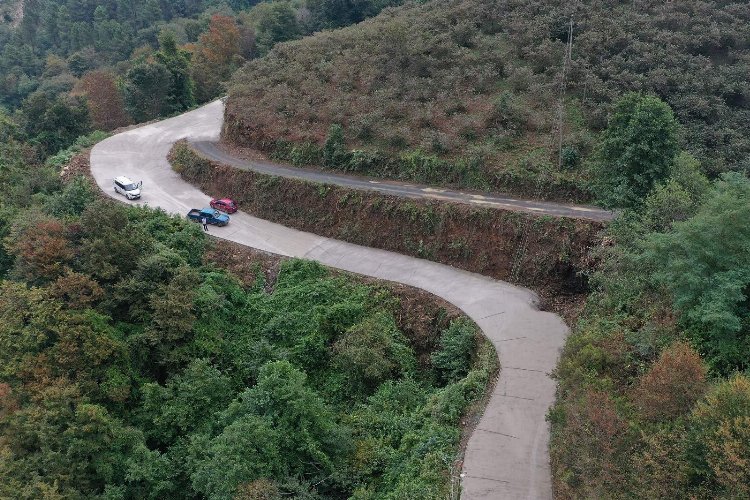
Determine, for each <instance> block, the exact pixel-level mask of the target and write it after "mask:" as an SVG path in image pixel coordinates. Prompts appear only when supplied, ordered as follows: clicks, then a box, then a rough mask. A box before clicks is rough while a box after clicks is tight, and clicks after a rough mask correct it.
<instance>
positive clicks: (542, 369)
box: [91, 101, 568, 500]
mask: <svg viewBox="0 0 750 500" xmlns="http://www.w3.org/2000/svg"><path fill="white" fill-rule="evenodd" d="M222 120H223V105H222V103H221V102H220V101H217V102H214V103H211V104H208V105H206V106H204V107H202V108H200V109H197V110H195V111H191V112H189V113H186V114H184V115H181V116H178V117H175V118H171V119H168V120H164V121H162V122H159V123H154V124H151V125H146V126H143V127H141V128H137V129H134V130H130V131H128V132H124V133H122V134H119V135H116V136H113V137H110V138H108V139H106V140H104V141H102V142H101V143H99V144H97V145H96V146H95V147H94V149H93V150H92V152H91V170H92V174H93V175H94V177H95V179H96V182H97V183H98V184H99V186H100V187H101V188H102V189H103V190H104V192H106V193H109V194H111V195H112V196H113V197H117V199H119V200H121V201H124V197H122V196H119V195H116V194H115V193H114V190H113V189H112V179H113V178H114V177H115V176H117V175H127V176H128V177H130V178H131V179H133V180H135V181H139V180H143V197H142V198H141V200H140V201H139V203H145V204H148V205H149V206H152V207H161V208H163V209H164V210H166V211H167V212H171V213H176V214H181V215H184V214H186V213H187V211H188V210H189V209H190V208H193V207H203V206H205V205H207V204H208V196H206V195H205V194H203V193H201V192H200V191H199V190H198V189H197V188H195V187H193V186H191V185H190V184H188V183H187V182H184V181H183V180H182V179H181V178H180V177H179V176H178V175H177V174H176V173H174V172H173V171H172V170H171V169H170V166H169V164H168V162H167V160H166V156H167V153H168V152H169V150H170V148H171V146H172V144H173V143H174V142H175V141H177V140H179V139H182V138H187V139H189V140H192V141H215V140H217V139H218V136H219V132H220V130H221V125H222ZM210 232H211V234H212V235H214V236H217V237H219V238H225V239H228V240H232V241H236V242H238V243H241V244H243V245H247V246H250V247H254V248H258V249H261V250H266V251H269V252H274V253H277V254H281V255H286V256H294V257H304V258H307V259H313V260H317V261H319V262H321V263H323V264H325V265H327V266H330V267H334V268H338V269H343V270H346V271H351V272H355V273H359V274H363V275H367V276H373V277H376V278H381V279H385V280H390V281H396V282H401V283H405V284H407V285H411V286H415V287H418V288H421V289H423V290H426V291H428V292H431V293H433V294H435V295H438V296H440V297H443V298H444V299H446V300H448V301H450V302H452V303H453V304H455V305H456V306H458V307H459V308H461V309H462V310H463V311H464V312H465V313H466V314H468V315H469V316H470V317H471V318H473V319H474V321H476V322H477V323H478V325H479V326H480V327H481V328H482V330H483V331H484V333H485V335H487V337H488V338H489V339H490V340H491V341H492V342H493V344H494V345H495V347H496V348H497V352H498V355H499V357H500V363H501V373H500V378H499V380H498V382H497V384H496V386H495V389H494V392H493V394H492V396H491V398H490V401H489V403H488V405H487V408H486V411H485V413H484V415H483V417H482V419H481V421H480V422H479V424H478V426H477V428H476V430H475V432H474V433H473V434H472V436H471V438H470V439H469V443H468V446H467V450H466V456H465V460H464V469H463V472H464V479H463V483H462V486H463V498H465V499H506V498H508V499H515V498H524V499H535V500H536V499H547V498H551V497H552V489H551V480H550V467H549V457H548V452H547V444H548V438H549V431H548V426H547V423H546V422H545V413H546V411H547V408H548V407H549V406H550V404H551V403H552V402H553V399H554V391H555V384H554V382H553V381H552V380H551V379H550V378H549V377H548V376H547V373H548V372H549V371H550V370H552V369H553V368H554V367H555V364H556V361H557V358H558V353H559V350H560V348H561V346H562V345H563V342H564V339H565V336H566V335H567V331H568V329H567V327H566V326H565V324H564V323H563V321H562V320H561V319H560V318H559V317H557V316H556V315H554V314H551V313H547V312H540V311H538V310H537V309H536V307H535V303H536V300H537V299H536V296H535V295H534V293H532V292H530V291H529V290H525V289H523V288H518V287H515V286H512V285H509V284H507V283H503V282H500V281H496V280H493V279H491V278H487V277H484V276H481V275H478V274H472V273H469V272H466V271H461V270H458V269H454V268H452V267H449V266H445V265H442V264H437V263H434V262H429V261H425V260H421V259H416V258H413V257H407V256H404V255H400V254H396V253H392V252H387V251H384V250H375V249H371V248H366V247H361V246H357V245H352V244H349V243H344V242H341V241H337V240H332V239H329V238H323V237H320V236H316V235H314V234H310V233H304V232H301V231H297V230H295V229H289V228H287V227H284V226H280V225H278V224H274V223H271V222H268V221H265V220H261V219H257V218H255V217H252V216H250V215H248V214H246V213H243V212H238V213H237V214H235V215H233V216H232V221H231V222H230V224H229V225H228V226H226V227H223V228H215V227H211V229H210Z"/></svg>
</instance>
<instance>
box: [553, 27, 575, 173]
mask: <svg viewBox="0 0 750 500" xmlns="http://www.w3.org/2000/svg"><path fill="white" fill-rule="evenodd" d="M572 57H573V16H570V21H569V22H568V43H567V44H566V46H565V55H564V56H563V69H562V77H561V78H560V101H559V102H558V107H557V129H558V134H559V135H558V144H557V149H558V156H557V168H562V162H563V158H562V144H563V115H564V113H565V90H566V87H567V76H568V63H569V62H570V60H571V59H572Z"/></svg>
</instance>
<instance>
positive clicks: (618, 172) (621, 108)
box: [596, 93, 678, 206]
mask: <svg viewBox="0 0 750 500" xmlns="http://www.w3.org/2000/svg"><path fill="white" fill-rule="evenodd" d="M677 133H678V124H677V120H676V119H675V117H674V114H673V113H672V109H671V108H670V107H669V105H668V104H666V103H665V102H663V101H662V100H660V99H659V98H658V97H654V96H643V95H641V94H636V93H629V94H626V95H625V96H624V97H622V98H621V99H620V100H619V101H618V102H617V103H616V104H615V107H614V112H613V115H612V117H611V119H610V121H609V125H608V126H607V129H606V130H605V131H604V133H603V135H602V139H601V143H600V145H599V150H598V154H597V159H596V162H597V163H596V175H597V179H596V182H597V183H598V184H599V186H598V188H599V189H598V193H599V196H600V198H601V201H603V202H604V203H606V204H608V205H614V206H633V205H636V204H638V203H639V202H640V201H641V200H642V199H643V198H645V197H646V196H647V195H648V194H649V192H650V191H651V189H652V188H653V187H654V184H656V183H658V182H661V181H663V180H666V179H667V178H668V177H669V174H670V168H671V166H672V164H673V162H674V157H675V155H676V154H677V151H678V137H677Z"/></svg>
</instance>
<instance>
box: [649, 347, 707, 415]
mask: <svg viewBox="0 0 750 500" xmlns="http://www.w3.org/2000/svg"><path fill="white" fill-rule="evenodd" d="M706 387H707V382H706V366H705V365H704V363H703V361H702V360H701V358H700V356H699V355H698V353H697V352H695V350H694V349H693V348H692V347H690V346H689V345H688V344H686V343H684V342H678V343H676V344H674V345H672V346H670V347H669V348H668V349H665V350H664V351H663V352H662V353H661V356H659V359H658V360H657V361H656V362H655V363H654V364H653V365H652V366H651V368H650V369H649V371H648V372H646V374H645V375H644V376H643V377H642V378H641V380H640V382H639V385H638V388H637V390H636V393H635V400H636V404H637V405H638V407H639V409H640V411H641V415H643V418H645V419H647V420H650V421H660V420H674V419H676V418H678V417H680V416H682V415H686V414H687V413H689V412H690V410H691V409H692V408H693V406H694V405H695V402H696V401H698V400H699V399H700V398H701V397H703V395H704V393H705V391H706Z"/></svg>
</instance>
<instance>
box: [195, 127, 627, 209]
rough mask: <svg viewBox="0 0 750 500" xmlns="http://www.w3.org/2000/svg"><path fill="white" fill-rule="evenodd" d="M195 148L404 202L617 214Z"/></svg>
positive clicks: (212, 146) (257, 168)
mask: <svg viewBox="0 0 750 500" xmlns="http://www.w3.org/2000/svg"><path fill="white" fill-rule="evenodd" d="M191 142H192V145H193V147H194V148H195V149H196V150H197V151H198V152H199V153H200V154H201V155H202V156H204V157H205V158H208V159H210V160H214V161H218V162H220V163H223V164H225V165H231V166H233V167H235V168H239V169H241V170H251V171H253V172H258V173H261V174H267V175H277V176H279V177H287V178H292V179H303V180H307V181H313V182H319V183H323V184H332V185H335V186H343V187H348V188H351V189H358V190H362V191H377V192H379V193H383V194H387V195H392V196H399V197H402V198H423V199H429V200H443V201H451V202H454V203H465V204H468V205H479V206H482V207H489V208H498V209H503V210H513V211H516V212H529V213H534V214H537V215H539V214H542V215H551V216H554V217H571V218H576V219H589V220H596V221H607V220H611V219H612V217H613V215H614V214H613V213H612V212H610V211H608V210H603V209H601V208H597V207H590V206H583V205H572V204H567V203H555V202H550V201H534V200H519V199H516V198H511V197H508V196H503V195H500V194H488V193H485V194H478V193H465V192H463V191H454V190H451V189H446V188H436V187H430V186H419V185H414V184H408V183H403V182H395V181H385V180H378V181H375V180H372V179H369V178H366V177H358V176H355V175H347V174H341V173H335V172H326V171H322V170H317V169H310V168H298V167H290V166H287V165H281V164H278V163H273V162H269V161H261V160H244V159H240V158H237V157H235V156H232V155H231V154H229V153H227V152H226V151H223V150H222V148H221V147H220V145H219V144H218V143H216V142H213V141H204V140H196V141H191Z"/></svg>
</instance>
